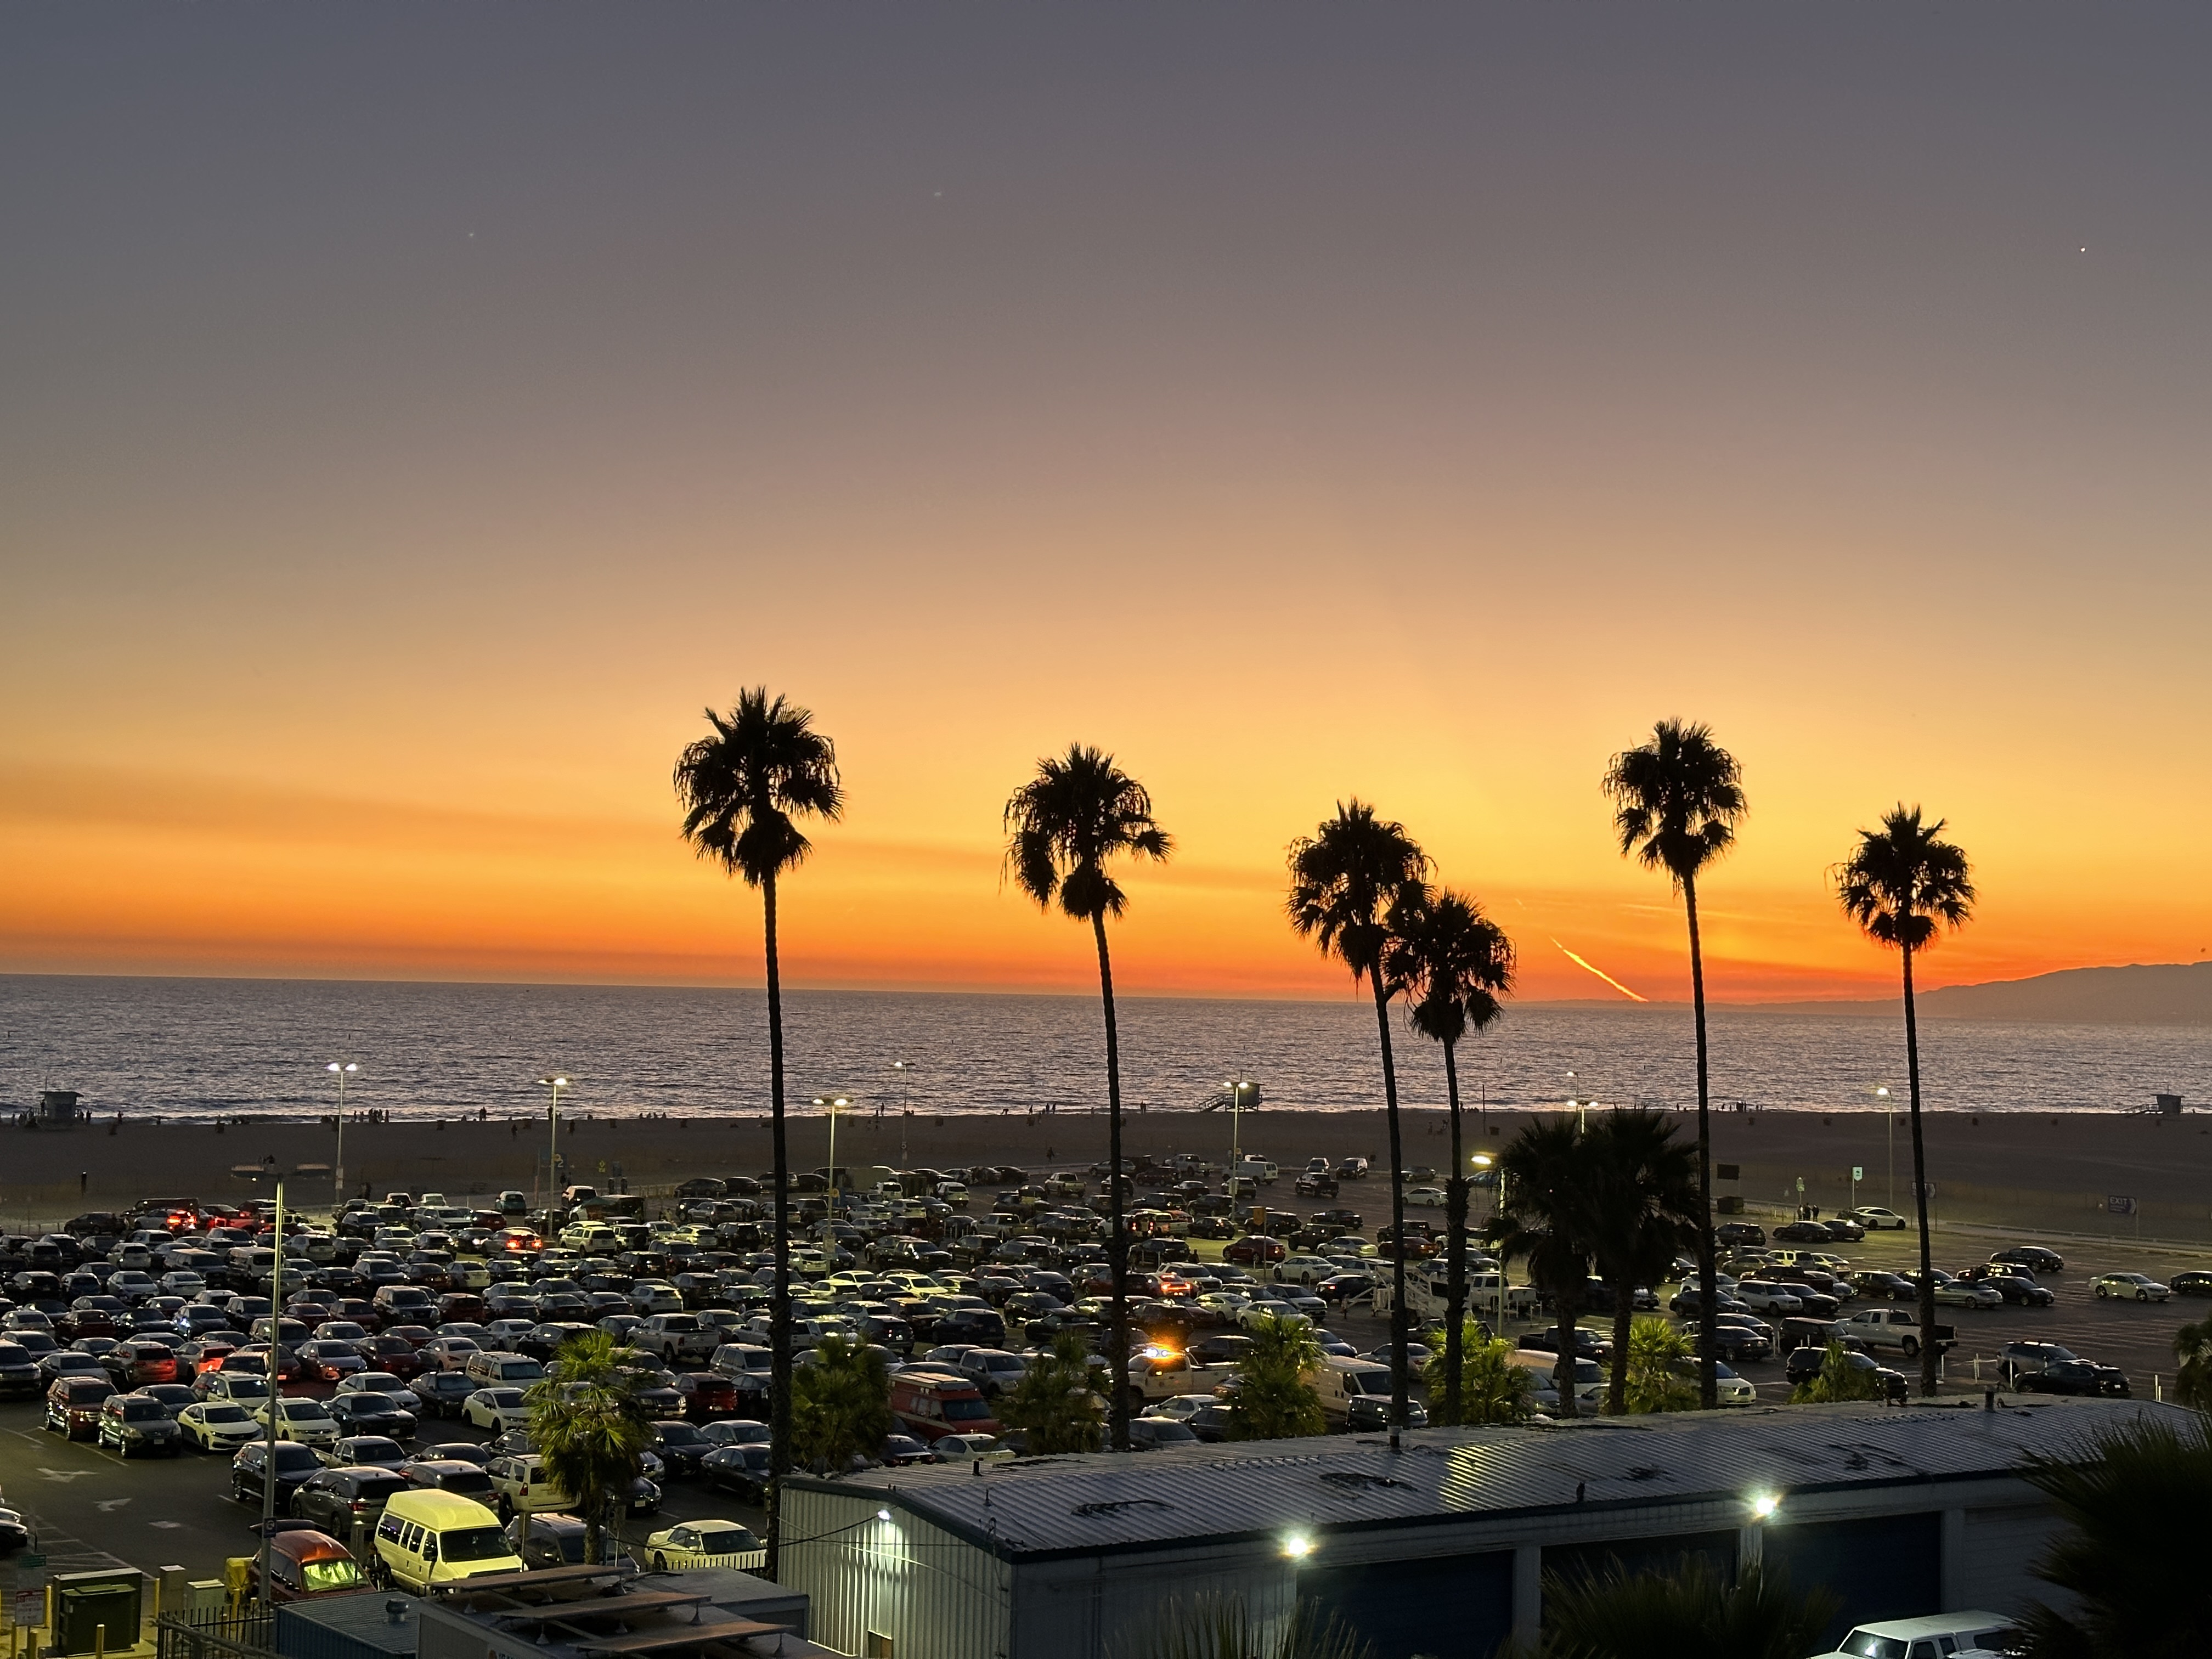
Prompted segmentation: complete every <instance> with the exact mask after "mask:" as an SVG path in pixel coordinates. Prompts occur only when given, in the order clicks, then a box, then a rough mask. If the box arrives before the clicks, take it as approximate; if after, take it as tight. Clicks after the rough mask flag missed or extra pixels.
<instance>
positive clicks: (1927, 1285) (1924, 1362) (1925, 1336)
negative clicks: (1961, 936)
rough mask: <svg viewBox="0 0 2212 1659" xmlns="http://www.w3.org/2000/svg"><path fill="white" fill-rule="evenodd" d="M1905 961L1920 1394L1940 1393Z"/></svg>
mask: <svg viewBox="0 0 2212 1659" xmlns="http://www.w3.org/2000/svg"><path fill="white" fill-rule="evenodd" d="M1902 954H1903V956H1904V957H1905V1077H1906V1079H1907V1080H1908V1081H1909V1082H1910V1083H1911V1090H1912V1204H1913V1213H1914V1214H1915V1215H1916V1216H1917V1218H1919V1222H1920V1392H1921V1394H1922V1395H1923V1396H1925V1395H1933V1394H1934V1393H1935V1392H1936V1264H1935V1260H1934V1251H1935V1246H1934V1244H1933V1243H1932V1242H1931V1241H1930V1240H1929V1237H1928V1153H1927V1150H1926V1148H1925V1147H1923V1146H1922V1145H1921V1140H1920V1019H1919V1015H1918V1013H1917V1011H1916V1010H1915V1009H1914V1007H1913V1005H1912V947H1911V945H1906V946H1905V947H1904V950H1903V951H1902Z"/></svg>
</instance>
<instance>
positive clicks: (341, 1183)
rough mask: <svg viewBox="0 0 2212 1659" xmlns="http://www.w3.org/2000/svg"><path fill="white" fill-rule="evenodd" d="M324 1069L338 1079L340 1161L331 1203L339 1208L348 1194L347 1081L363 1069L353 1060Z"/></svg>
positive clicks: (332, 1186)
mask: <svg viewBox="0 0 2212 1659" xmlns="http://www.w3.org/2000/svg"><path fill="white" fill-rule="evenodd" d="M323 1069H324V1070H325V1071H326V1072H335V1073H337V1079H338V1159H337V1174H336V1175H334V1176H332V1177H331V1202H333V1203H334V1204H337V1205H338V1206H343V1205H344V1203H345V1194H346V1184H345V1086H346V1079H348V1078H349V1077H351V1076H352V1075H353V1074H354V1073H356V1072H358V1071H359V1070H361V1067H360V1066H358V1065H356V1064H355V1063H354V1062H353V1061H352V1060H346V1061H343V1063H341V1062H340V1061H337V1060H332V1061H331V1063H330V1064H329V1065H327V1066H324V1067H323Z"/></svg>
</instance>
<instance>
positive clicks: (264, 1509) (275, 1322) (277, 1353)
mask: <svg viewBox="0 0 2212 1659" xmlns="http://www.w3.org/2000/svg"><path fill="white" fill-rule="evenodd" d="M230 1172H231V1174H232V1175H234V1176H236V1177H237V1178H238V1179H239V1180H240V1181H251V1182H255V1183H256V1184H258V1183H260V1182H268V1183H269V1184H270V1186H271V1187H272V1188H275V1190H276V1221H275V1224H274V1225H275V1230H276V1231H275V1235H274V1237H275V1239H276V1249H273V1250H271V1251H270V1253H269V1257H270V1268H269V1352H268V1354H267V1356H266V1358H264V1361H263V1365H264V1369H263V1371H262V1376H263V1379H264V1381H265V1382H266V1383H268V1385H269V1391H268V1394H267V1395H266V1396H265V1397H264V1402H263V1405H262V1410H264V1411H265V1412H266V1413H269V1421H268V1432H267V1433H266V1434H265V1435H264V1436H263V1437H262V1441H261V1446H262V1450H261V1547H260V1548H259V1549H258V1551H257V1552H256V1554H257V1555H258V1558H259V1560H258V1567H257V1571H258V1573H259V1574H260V1579H261V1595H260V1601H261V1605H262V1607H264V1609H266V1608H267V1607H270V1589H271V1588H272V1587H271V1583H270V1573H269V1541H270V1538H271V1537H272V1536H273V1535H274V1534H275V1533H276V1418H277V1415H278V1413H277V1403H278V1401H281V1400H282V1399H283V1381H284V1183H285V1182H286V1181H288V1180H290V1179H293V1178H294V1177H299V1178H302V1179H308V1180H312V1179H313V1178H315V1177H317V1176H326V1175H328V1174H330V1172H331V1166H330V1165H329V1164H301V1165H299V1166H298V1167H297V1168H295V1169H291V1170H287V1169H285V1168H283V1166H282V1165H280V1164H234V1165H232V1166H231V1171H230Z"/></svg>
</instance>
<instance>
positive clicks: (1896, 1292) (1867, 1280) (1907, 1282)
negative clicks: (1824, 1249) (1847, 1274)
mask: <svg viewBox="0 0 2212 1659" xmlns="http://www.w3.org/2000/svg"><path fill="white" fill-rule="evenodd" d="M1851 1283H1852V1284H1853V1285H1857V1287H1858V1293H1859V1294H1860V1295H1861V1296H1863V1297H1874V1298H1875V1299H1877V1300H1881V1301H1889V1302H1911V1301H1912V1300H1913V1299H1915V1298H1916V1297H1918V1296H1919V1294H1920V1292H1919V1291H1918V1290H1917V1289H1915V1288H1914V1286H1913V1283H1912V1281H1911V1279H1907V1278H1905V1276H1904V1275H1903V1274H1902V1273H1886V1272H1884V1271H1882V1270H1881V1268H1878V1267H1863V1268H1861V1269H1860V1270H1859V1271H1858V1272H1857V1273H1854V1274H1852V1275H1851Z"/></svg>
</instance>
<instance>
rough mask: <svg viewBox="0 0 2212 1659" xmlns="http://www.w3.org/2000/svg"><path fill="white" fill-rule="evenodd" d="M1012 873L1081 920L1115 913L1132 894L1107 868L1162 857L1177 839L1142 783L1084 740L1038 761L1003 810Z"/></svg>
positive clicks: (1040, 898)
mask: <svg viewBox="0 0 2212 1659" xmlns="http://www.w3.org/2000/svg"><path fill="white" fill-rule="evenodd" d="M1000 822H1001V823H1002V825H1003V826H1004V828H1005V829H1006V871H1007V873H1008V874H1009V875H1010V876H1012V878H1013V882H1014V884H1015V885H1016V886H1017V887H1018V888H1020V889H1021V890H1022V891H1023V892H1024V893H1026V894H1028V895H1029V896H1030V898H1032V899H1034V900H1035V901H1036V902H1037V903H1038V904H1039V905H1040V906H1047V907H1048V906H1049V905H1050V904H1051V903H1052V902H1053V901H1054V898H1055V897H1057V898H1058V900H1059V902H1060V909H1061V911H1062V912H1063V913H1064V914H1066V915H1069V916H1073V917H1075V918H1078V919H1079V920H1082V921H1089V920H1091V919H1092V918H1093V917H1097V916H1118V915H1121V913H1122V911H1123V910H1124V909H1125V908H1127V904H1128V896H1127V894H1125V893H1124V892H1123V891H1122V890H1121V886H1120V884H1118V883H1116V882H1115V880H1114V878H1113V877H1112V875H1111V874H1110V873H1109V872H1108V869H1107V866H1108V865H1109V863H1110V862H1111V861H1112V860H1115V859H1116V858H1123V857H1127V858H1143V859H1152V860H1155V861H1164V860H1166V859H1167V858H1168V857H1169V856H1170V854H1172V853H1173V852H1174V850H1175V841H1174V838H1173V837H1172V836H1170V835H1169V834H1168V833H1167V831H1166V830H1164V829H1161V828H1160V826H1159V824H1158V822H1157V821H1156V820H1155V819H1154V818H1153V817H1152V795H1151V794H1150V793H1148V792H1147V791H1146V788H1145V786H1144V785H1143V784H1141V783H1139V782H1138V781H1136V780H1135V779H1134V778H1133V777H1131V776H1130V775H1128V774H1127V773H1126V772H1124V771H1122V770H1121V768H1120V767H1119V766H1117V765H1115V762H1114V757H1113V756H1111V755H1109V754H1107V753H1106V752H1104V751H1103V750H1099V749H1094V748H1092V747H1091V746H1090V745H1088V744H1069V745H1068V750H1067V752H1066V754H1065V755H1060V756H1050V755H1048V756H1047V757H1044V758H1043V759H1042V760H1040V761H1039V762H1038V763H1037V769H1036V776H1034V777H1032V778H1031V779H1030V781H1028V782H1027V783H1024V785H1023V786H1022V787H1020V788H1018V789H1017V790H1015V791H1014V793H1013V794H1012V796H1011V797H1010V798H1009V799H1007V801H1006V808H1005V810H1004V811H1003V812H1002V813H1001V814H1000Z"/></svg>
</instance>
